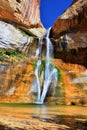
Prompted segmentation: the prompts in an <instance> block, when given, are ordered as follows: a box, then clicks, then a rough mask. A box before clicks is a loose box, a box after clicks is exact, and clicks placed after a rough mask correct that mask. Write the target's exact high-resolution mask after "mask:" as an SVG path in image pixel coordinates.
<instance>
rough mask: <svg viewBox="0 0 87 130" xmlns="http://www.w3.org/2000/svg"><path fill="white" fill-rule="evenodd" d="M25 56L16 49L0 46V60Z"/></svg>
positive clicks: (15, 59) (18, 58) (17, 58)
mask: <svg viewBox="0 0 87 130" xmlns="http://www.w3.org/2000/svg"><path fill="white" fill-rule="evenodd" d="M25 57H26V56H25V55H24V54H23V53H22V52H19V51H17V50H13V49H3V48H0V61H10V60H14V61H17V60H20V59H23V58H25Z"/></svg>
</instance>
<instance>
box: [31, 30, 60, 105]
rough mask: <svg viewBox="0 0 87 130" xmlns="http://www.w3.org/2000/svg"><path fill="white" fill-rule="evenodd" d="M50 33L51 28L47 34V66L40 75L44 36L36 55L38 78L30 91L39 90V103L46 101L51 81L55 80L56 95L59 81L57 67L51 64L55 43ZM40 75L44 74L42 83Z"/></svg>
mask: <svg viewBox="0 0 87 130" xmlns="http://www.w3.org/2000/svg"><path fill="white" fill-rule="evenodd" d="M49 34H50V28H49V29H48V31H47V34H46V57H45V67H44V70H43V71H42V74H41V75H40V68H41V65H42V59H41V56H40V55H41V50H42V40H43V39H42V38H39V44H38V48H37V50H36V55H35V56H36V57H37V58H38V61H37V63H36V69H35V76H36V79H35V80H34V83H33V86H32V88H31V90H30V93H31V92H34V91H36V92H37V101H36V102H35V103H37V104H43V103H44V100H45V98H46V95H47V92H48V90H49V88H50V86H51V82H54V84H53V85H54V92H53V94H54V95H55V88H56V86H57V82H58V70H57V69H56V68H55V67H52V65H51V58H52V57H53V45H52V43H51V41H50V39H49ZM40 76H42V80H43V83H41V80H40Z"/></svg>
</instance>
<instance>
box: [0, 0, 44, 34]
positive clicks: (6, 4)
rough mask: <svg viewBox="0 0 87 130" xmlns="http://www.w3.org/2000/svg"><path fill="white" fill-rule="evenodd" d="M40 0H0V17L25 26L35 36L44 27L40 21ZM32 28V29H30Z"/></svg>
mask: <svg viewBox="0 0 87 130" xmlns="http://www.w3.org/2000/svg"><path fill="white" fill-rule="evenodd" d="M39 8H40V0H0V19H1V20H3V21H6V22H10V23H15V24H17V25H21V26H22V27H25V30H27V31H29V30H28V29H31V30H30V31H31V32H33V33H34V34H35V35H36V36H38V35H40V36H41V35H42V34H43V33H44V31H45V29H44V28H43V26H42V23H41V21H40V9H39ZM32 28H33V30H32Z"/></svg>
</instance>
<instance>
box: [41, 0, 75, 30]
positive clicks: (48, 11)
mask: <svg viewBox="0 0 87 130" xmlns="http://www.w3.org/2000/svg"><path fill="white" fill-rule="evenodd" d="M40 1H41V5H40V17H41V21H42V23H43V25H44V27H45V28H49V27H50V26H52V25H53V23H54V22H55V20H56V19H57V18H58V16H60V15H61V14H62V13H63V12H64V10H65V9H67V8H68V7H69V5H70V4H71V3H72V1H73V0H40Z"/></svg>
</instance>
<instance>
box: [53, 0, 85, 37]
mask: <svg viewBox="0 0 87 130" xmlns="http://www.w3.org/2000/svg"><path fill="white" fill-rule="evenodd" d="M86 23H87V1H86V0H84V1H82V0H77V1H76V2H75V3H74V4H72V6H71V7H70V8H69V9H67V10H66V11H65V12H64V13H63V15H61V16H60V17H59V18H58V19H57V20H56V22H55V23H54V25H53V27H52V37H53V38H58V37H59V35H61V33H63V32H68V31H73V30H81V29H82V30H86V31H87V24H86Z"/></svg>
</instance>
